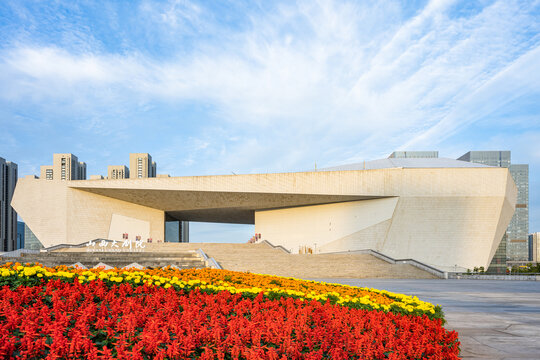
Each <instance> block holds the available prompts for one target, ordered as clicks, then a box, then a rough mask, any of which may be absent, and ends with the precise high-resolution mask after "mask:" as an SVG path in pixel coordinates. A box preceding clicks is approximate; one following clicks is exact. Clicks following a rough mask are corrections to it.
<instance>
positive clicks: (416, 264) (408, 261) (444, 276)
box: [261, 240, 448, 279]
mask: <svg viewBox="0 0 540 360" xmlns="http://www.w3.org/2000/svg"><path fill="white" fill-rule="evenodd" d="M261 243H266V244H267V245H269V246H270V247H272V248H280V249H281V250H283V251H285V252H287V253H289V254H290V253H291V252H290V251H289V250H287V249H285V248H284V247H283V246H281V245H274V244H272V243H271V242H270V241H268V240H263V241H261ZM350 253H359V254H368V255H372V256H375V257H376V258H378V259H381V260H383V261H386V262H387V263H390V264H409V265H412V266H414V267H417V268H419V269H421V270H424V271H426V272H428V273H430V274H432V275H435V276H437V277H439V278H441V279H448V272H446V271H442V270H439V269H437V268H435V267H433V266H430V265H427V264H424V263H422V262H420V261H417V260H414V259H394V258H392V257H390V256H388V255H385V254H383V253H380V252H378V251H376V250H372V249H364V250H353V251H337V252H332V253H324V254H350Z"/></svg>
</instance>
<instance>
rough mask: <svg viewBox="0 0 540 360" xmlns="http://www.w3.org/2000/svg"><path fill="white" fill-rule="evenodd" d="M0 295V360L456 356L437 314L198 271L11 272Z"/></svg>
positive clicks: (2, 278) (421, 307)
mask: <svg viewBox="0 0 540 360" xmlns="http://www.w3.org/2000/svg"><path fill="white" fill-rule="evenodd" d="M2 285H4V286H2ZM0 286H2V287H1V288H0V357H1V358H12V357H20V358H29V359H30V358H44V357H49V358H57V357H60V358H70V359H71V358H88V359H99V358H102V359H108V358H129V359H153V358H155V359H165V358H167V359H171V358H175V359H176V358H178V359H184V358H188V359H189V358H200V359H214V358H217V359H229V358H232V359H236V358H243V359H261V358H267V359H282V358H283V359H284V358H290V359H301V358H302V359H423V358H425V359H457V358H458V357H457V354H458V352H459V349H458V346H459V342H458V340H457V333H455V332H449V331H447V330H445V329H444V328H443V327H442V322H443V320H442V312H441V310H440V308H439V307H435V306H433V305H431V304H428V303H424V302H421V301H420V300H418V299H416V298H410V297H407V296H405V295H399V294H392V293H388V292H384V291H376V290H373V289H361V288H354V287H349V286H337V285H331V284H322V283H316V282H308V281H301V280H294V279H290V278H280V277H275V276H266V275H254V274H246V273H235V272H230V271H219V270H207V269H205V270H188V271H177V270H172V269H165V270H144V271H139V270H129V271H124V270H111V271H99V270H91V271H88V270H84V271H83V270H76V269H67V268H64V267H59V268H54V269H50V268H44V267H41V266H22V265H19V264H15V265H12V266H5V267H1V268H0ZM396 304H403V305H396ZM407 307H409V309H407ZM410 307H412V310H411V309H410ZM409 310H411V311H409Z"/></svg>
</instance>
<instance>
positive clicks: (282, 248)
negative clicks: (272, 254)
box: [258, 240, 291, 254]
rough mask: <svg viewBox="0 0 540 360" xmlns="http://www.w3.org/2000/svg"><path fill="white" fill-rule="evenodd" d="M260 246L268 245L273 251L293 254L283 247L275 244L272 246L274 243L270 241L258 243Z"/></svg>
mask: <svg viewBox="0 0 540 360" xmlns="http://www.w3.org/2000/svg"><path fill="white" fill-rule="evenodd" d="M258 244H266V245H268V246H270V247H271V248H273V249H278V250H281V251H284V252H286V253H287V254H290V253H291V252H290V251H289V250H287V249H285V248H284V247H283V246H281V245H274V244H272V243H271V242H270V241H268V240H263V241H260V242H258Z"/></svg>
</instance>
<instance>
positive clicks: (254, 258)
mask: <svg viewBox="0 0 540 360" xmlns="http://www.w3.org/2000/svg"><path fill="white" fill-rule="evenodd" d="M144 245H145V248H144V251H148V252H150V253H152V254H156V256H157V254H176V253H178V252H182V251H189V250H196V249H202V250H203V251H204V252H205V253H206V255H207V256H208V257H212V258H214V259H215V260H216V261H217V262H218V263H219V265H221V267H222V268H223V269H227V270H234V271H249V272H252V273H257V274H271V275H279V276H290V277H296V278H303V279H315V278H357V279H358V278H364V279H367V278H388V279H400V278H405V279H433V278H437V277H435V276H434V275H432V274H430V273H428V272H427V271H424V270H421V269H419V268H417V267H415V266H412V265H409V264H390V263H388V262H386V261H383V260H380V259H378V258H376V257H375V256H372V255H369V254H358V253H345V254H317V255H312V254H289V253H287V252H285V251H283V250H281V249H279V248H273V247H271V246H269V245H267V244H265V243H259V244H222V243H159V244H156V243H151V244H148V243H146V244H144ZM59 251H63V252H70V251H76V249H75V248H71V249H63V250H59ZM79 251H80V250H79ZM139 254H144V253H139ZM160 256H161V255H160Z"/></svg>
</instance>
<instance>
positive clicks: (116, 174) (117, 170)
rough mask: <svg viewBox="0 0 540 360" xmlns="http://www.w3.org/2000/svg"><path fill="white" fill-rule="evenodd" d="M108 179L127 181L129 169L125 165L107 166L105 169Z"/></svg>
mask: <svg viewBox="0 0 540 360" xmlns="http://www.w3.org/2000/svg"><path fill="white" fill-rule="evenodd" d="M107 178H108V179H127V178H129V168H128V167H127V166H125V165H109V166H108V167H107Z"/></svg>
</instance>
